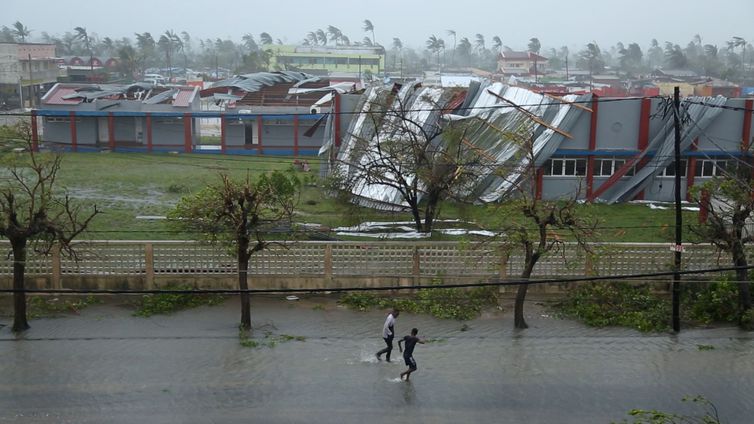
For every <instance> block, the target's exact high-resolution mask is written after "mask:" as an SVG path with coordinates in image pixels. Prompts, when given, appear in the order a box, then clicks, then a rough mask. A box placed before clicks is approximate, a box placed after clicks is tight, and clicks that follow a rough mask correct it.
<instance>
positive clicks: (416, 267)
mask: <svg viewBox="0 0 754 424" xmlns="http://www.w3.org/2000/svg"><path fill="white" fill-rule="evenodd" d="M412 275H413V276H414V285H419V284H420V283H421V260H420V257H419V246H414V253H413V257H412Z"/></svg>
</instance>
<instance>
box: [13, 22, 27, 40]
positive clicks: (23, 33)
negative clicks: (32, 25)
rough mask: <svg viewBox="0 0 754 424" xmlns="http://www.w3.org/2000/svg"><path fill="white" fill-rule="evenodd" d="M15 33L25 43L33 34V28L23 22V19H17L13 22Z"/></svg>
mask: <svg viewBox="0 0 754 424" xmlns="http://www.w3.org/2000/svg"><path fill="white" fill-rule="evenodd" d="M13 35H15V36H16V37H18V38H20V39H21V42H22V43H25V42H26V37H28V36H29V35H31V30H30V29H29V28H27V27H26V26H25V25H24V24H22V23H21V21H16V23H14V24H13Z"/></svg>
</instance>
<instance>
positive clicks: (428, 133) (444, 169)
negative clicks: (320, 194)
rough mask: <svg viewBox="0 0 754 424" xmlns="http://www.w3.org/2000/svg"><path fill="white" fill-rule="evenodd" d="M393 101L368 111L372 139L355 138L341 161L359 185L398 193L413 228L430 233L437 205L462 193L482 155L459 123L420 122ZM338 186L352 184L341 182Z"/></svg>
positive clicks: (483, 159)
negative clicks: (349, 152)
mask: <svg viewBox="0 0 754 424" xmlns="http://www.w3.org/2000/svg"><path fill="white" fill-rule="evenodd" d="M396 103H397V106H393V107H391V108H389V109H388V110H387V111H386V112H382V110H383V109H387V108H384V107H383V106H379V105H378V107H377V109H379V110H380V111H379V112H375V113H373V114H370V117H371V119H372V125H373V129H374V137H373V139H371V140H365V139H358V140H357V145H356V147H355V151H354V152H355V153H354V155H353V159H347V160H348V161H349V162H348V163H347V164H346V165H347V166H349V167H353V168H355V169H357V170H358V173H357V178H360V179H362V180H363V184H364V185H366V186H386V187H390V188H392V189H394V190H395V191H396V192H398V193H399V195H400V197H401V198H402V199H403V201H404V202H405V203H406V204H407V205H408V208H409V210H410V212H411V215H412V217H413V220H414V224H415V227H416V229H417V231H421V232H431V231H432V228H433V225H434V222H435V219H436V218H437V216H438V214H439V212H440V205H441V203H442V202H443V201H445V200H448V199H449V198H454V197H455V198H462V197H464V196H465V195H466V194H467V193H468V191H467V186H466V184H467V183H468V182H470V181H472V180H473V179H474V178H476V176H477V175H478V174H479V172H480V168H481V167H484V166H487V162H485V160H486V158H485V157H484V155H482V154H480V151H479V149H477V148H475V147H474V146H472V145H471V144H470V143H469V142H468V141H467V140H466V137H465V132H466V125H465V124H464V123H459V124H450V123H449V124H447V125H440V124H422V123H421V122H419V120H418V118H417V115H416V112H413V111H409V110H407V109H406V108H405V107H404V105H403V104H402V103H401V102H400V101H397V102H396ZM435 107H438V106H435ZM354 137H356V136H355V135H354ZM357 158H358V159H357ZM343 187H344V188H348V189H351V188H352V187H353V184H352V183H349V182H347V181H345V182H343Z"/></svg>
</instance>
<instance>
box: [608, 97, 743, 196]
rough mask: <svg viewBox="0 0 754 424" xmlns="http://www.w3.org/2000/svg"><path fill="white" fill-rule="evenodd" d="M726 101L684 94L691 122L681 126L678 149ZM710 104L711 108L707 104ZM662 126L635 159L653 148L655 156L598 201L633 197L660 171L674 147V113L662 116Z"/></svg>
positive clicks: (682, 103)
mask: <svg viewBox="0 0 754 424" xmlns="http://www.w3.org/2000/svg"><path fill="white" fill-rule="evenodd" d="M727 101H728V99H727V98H726V97H723V96H716V97H701V96H692V97H686V98H684V99H683V101H682V102H681V107H682V109H683V110H684V111H685V112H686V113H687V114H688V118H689V121H690V122H691V123H692V124H690V125H684V126H683V130H682V132H681V151H685V150H687V149H688V148H689V146H691V143H692V142H693V140H694V139H695V138H696V137H697V136H699V135H700V134H701V133H702V132H703V131H704V130H705V128H706V127H707V126H708V125H709V124H710V123H711V122H712V121H713V120H714V119H715V118H716V117H717V116H718V115H719V114H720V113H721V112H722V110H723V108H721V107H715V106H723V105H725V103H726V102H727ZM709 106H713V107H709ZM664 120H665V122H664V128H663V130H662V131H660V132H659V133H658V134H657V135H656V136H655V137H654V138H653V139H652V140H651V141H650V142H649V146H648V148H647V149H645V150H644V151H643V152H642V153H640V154H639V155H638V156H637V157H636V160H637V161H638V160H640V159H641V158H643V157H644V156H646V152H648V151H655V155H654V156H653V157H652V158H651V159H649V161H648V162H647V163H646V164H645V165H644V166H643V167H642V168H641V169H639V170H637V171H636V173H635V174H634V175H633V176H632V177H631V178H630V179H629V180H628V181H626V182H622V183H621V184H620V185H619V186H618V187H616V188H615V189H613V190H610V191H609V192H608V193H609V195H607V196H605V197H604V198H599V199H598V200H600V201H603V202H607V203H615V202H625V201H629V200H631V199H633V198H634V197H635V196H636V195H637V194H638V193H639V192H640V191H642V190H644V189H645V188H646V187H647V186H648V185H649V184H650V183H651V182H652V181H651V177H652V176H654V175H656V174H658V173H660V172H662V170H664V169H665V168H666V167H667V166H668V165H670V164H671V163H672V162H673V158H674V150H675V133H674V131H673V116H672V114H668V115H667V116H665V117H664Z"/></svg>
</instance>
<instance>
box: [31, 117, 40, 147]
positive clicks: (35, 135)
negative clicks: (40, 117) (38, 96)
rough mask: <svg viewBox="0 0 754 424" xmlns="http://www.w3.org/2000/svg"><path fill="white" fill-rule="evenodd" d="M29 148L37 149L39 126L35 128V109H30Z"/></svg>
mask: <svg viewBox="0 0 754 424" xmlns="http://www.w3.org/2000/svg"><path fill="white" fill-rule="evenodd" d="M31 150H33V151H35V152H38V151H39V128H37V111H36V109H35V110H32V111H31Z"/></svg>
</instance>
